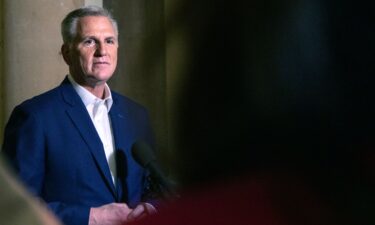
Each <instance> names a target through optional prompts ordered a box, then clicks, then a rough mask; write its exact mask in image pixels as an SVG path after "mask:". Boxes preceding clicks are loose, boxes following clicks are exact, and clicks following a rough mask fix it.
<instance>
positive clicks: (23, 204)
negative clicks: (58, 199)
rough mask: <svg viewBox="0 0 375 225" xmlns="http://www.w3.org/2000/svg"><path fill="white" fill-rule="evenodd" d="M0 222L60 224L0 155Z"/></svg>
mask: <svg viewBox="0 0 375 225" xmlns="http://www.w3.org/2000/svg"><path fill="white" fill-rule="evenodd" d="M0 183H1V188H0V209H1V210H0V222H1V224H3V225H19V224H28V225H60V224H61V223H60V222H59V221H58V219H57V218H56V217H55V216H54V215H53V213H52V212H50V211H49V210H48V209H47V207H46V206H45V205H42V203H41V202H39V201H38V200H37V199H35V198H34V197H32V196H31V195H30V194H29V193H28V192H27V191H26V190H25V189H24V188H23V186H22V185H21V184H20V183H19V182H18V180H17V179H16V178H15V175H14V174H13V173H12V172H11V171H10V170H9V168H8V167H7V165H6V163H5V162H4V160H3V158H2V157H0Z"/></svg>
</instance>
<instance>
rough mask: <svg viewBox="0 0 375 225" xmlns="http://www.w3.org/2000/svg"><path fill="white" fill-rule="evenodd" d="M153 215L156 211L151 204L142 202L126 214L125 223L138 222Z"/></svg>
mask: <svg viewBox="0 0 375 225" xmlns="http://www.w3.org/2000/svg"><path fill="white" fill-rule="evenodd" d="M154 213H156V209H155V208H154V207H153V206H152V205H151V204H149V203H144V202H143V203H140V204H139V205H137V207H135V209H133V210H132V211H131V212H130V213H129V214H128V220H127V222H130V221H135V220H139V219H141V218H143V217H145V216H147V215H151V214H154Z"/></svg>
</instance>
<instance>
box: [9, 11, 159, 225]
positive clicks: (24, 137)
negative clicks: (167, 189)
mask: <svg viewBox="0 0 375 225" xmlns="http://www.w3.org/2000/svg"><path fill="white" fill-rule="evenodd" d="M61 32H62V37H63V41H64V43H63V45H62V48H61V52H62V55H63V57H64V60H65V62H66V63H67V65H68V66H69V75H67V76H66V78H65V79H64V81H63V82H62V84H61V85H60V86H58V87H56V88H54V89H52V90H50V91H48V92H46V93H43V94H41V95H39V96H36V97H34V98H32V99H29V100H27V101H25V102H23V103H22V104H20V105H19V106H17V107H16V108H15V109H14V111H13V112H12V115H11V117H10V119H9V121H8V123H7V126H6V129H5V137H4V144H3V152H4V153H5V154H6V155H7V156H8V158H9V159H10V161H11V163H12V165H13V166H14V168H15V170H16V172H17V173H18V175H19V177H20V178H21V180H22V181H23V182H24V184H25V185H26V186H27V187H28V188H29V190H30V191H31V192H32V193H33V194H35V195H37V196H39V197H40V198H42V199H43V200H44V201H45V202H46V203H47V204H48V206H49V207H50V208H51V209H52V210H53V211H54V212H55V213H56V215H58V217H59V218H60V219H61V220H62V221H63V222H64V223H65V224H67V225H73V224H77V225H82V224H90V225H95V224H101V225H105V224H121V223H124V222H126V221H129V220H134V219H136V218H138V217H141V216H143V215H145V214H147V213H150V212H152V211H154V210H155V209H154V208H153V206H152V205H151V204H150V203H147V202H146V201H147V199H145V198H144V197H145V196H149V193H148V192H149V185H148V182H147V180H148V179H147V176H146V175H147V174H146V172H145V171H144V170H143V169H142V168H141V167H140V166H139V165H138V164H137V163H136V162H135V161H134V159H133V158H132V156H131V152H130V150H131V146H132V144H133V143H134V142H135V141H137V140H143V141H146V142H148V143H150V144H151V145H152V143H153V137H152V136H153V135H152V131H151V127H150V122H149V118H148V113H147V111H146V109H145V108H144V107H142V106H141V105H139V104H137V103H135V102H133V101H132V100H130V99H128V98H127V97H125V96H122V95H120V94H118V93H116V92H113V91H111V90H110V89H109V87H108V85H107V81H108V80H109V79H110V78H111V76H112V74H113V73H114V71H115V69H116V65H117V48H118V28H117V23H116V21H115V20H114V19H113V17H112V16H111V15H110V14H109V12H108V11H107V10H105V9H103V8H100V7H93V6H91V7H84V8H80V9H77V10H74V11H72V12H71V13H69V14H68V15H67V16H66V18H65V19H64V20H63V21H62V24H61Z"/></svg>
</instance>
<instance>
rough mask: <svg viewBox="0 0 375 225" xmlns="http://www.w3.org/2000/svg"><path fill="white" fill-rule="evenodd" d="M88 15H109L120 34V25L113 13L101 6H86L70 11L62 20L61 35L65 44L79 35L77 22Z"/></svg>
mask: <svg viewBox="0 0 375 225" xmlns="http://www.w3.org/2000/svg"><path fill="white" fill-rule="evenodd" d="M86 16H104V17H107V18H108V19H109V20H110V21H111V23H112V26H113V28H114V30H115V32H116V35H118V26H117V22H116V20H115V19H114V18H113V16H112V14H111V13H110V12H109V11H108V10H106V9H104V8H101V7H99V6H85V7H82V8H78V9H76V10H73V11H72V12H70V13H69V14H68V15H67V16H66V17H65V18H64V20H63V21H62V22H61V36H62V39H63V41H64V44H70V43H72V42H73V39H74V38H75V37H76V35H77V24H78V21H79V19H80V18H82V17H86Z"/></svg>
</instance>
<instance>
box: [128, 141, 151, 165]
mask: <svg viewBox="0 0 375 225" xmlns="http://www.w3.org/2000/svg"><path fill="white" fill-rule="evenodd" d="M132 155H133V158H134V159H135V161H136V162H137V163H139V164H140V165H141V166H142V167H147V165H148V164H149V163H150V162H152V161H155V160H156V157H155V154H154V152H153V151H152V149H151V147H150V146H149V145H148V144H146V143H145V142H143V141H137V142H135V143H134V144H133V146H132Z"/></svg>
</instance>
